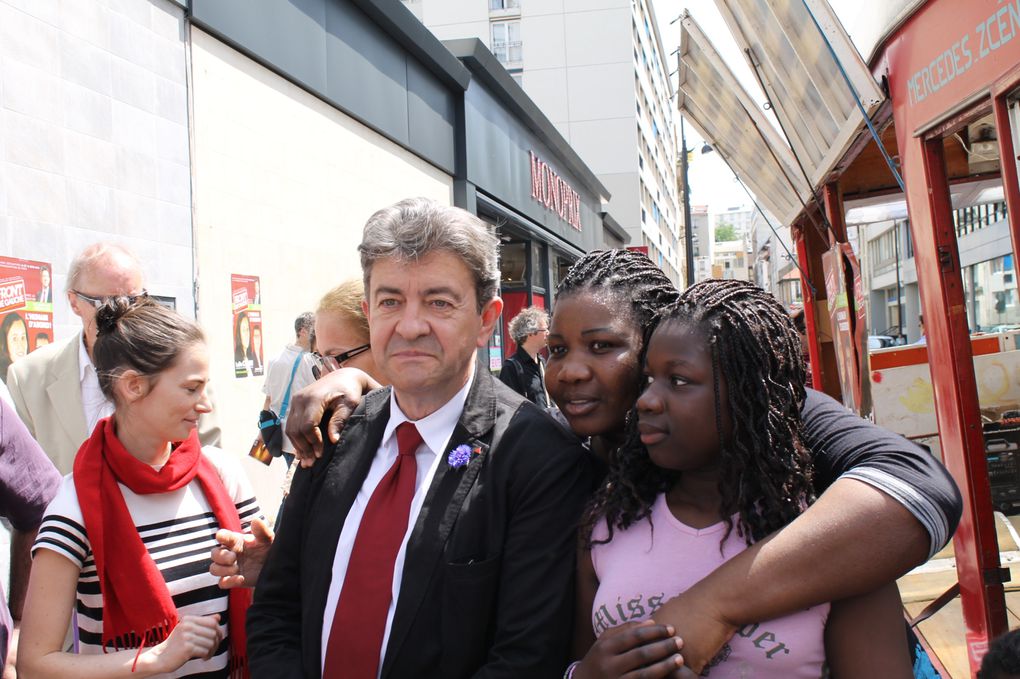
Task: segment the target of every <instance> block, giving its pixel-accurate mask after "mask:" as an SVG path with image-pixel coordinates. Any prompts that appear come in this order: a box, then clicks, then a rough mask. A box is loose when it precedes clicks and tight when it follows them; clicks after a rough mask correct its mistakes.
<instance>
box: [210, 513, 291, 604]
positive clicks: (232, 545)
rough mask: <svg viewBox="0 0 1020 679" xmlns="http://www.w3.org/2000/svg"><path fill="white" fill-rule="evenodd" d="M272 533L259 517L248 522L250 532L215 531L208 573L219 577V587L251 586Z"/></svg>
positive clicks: (262, 562)
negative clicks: (214, 544) (215, 545)
mask: <svg viewBox="0 0 1020 679" xmlns="http://www.w3.org/2000/svg"><path fill="white" fill-rule="evenodd" d="M275 537H276V535H275V533H273V529H272V528H270V527H269V526H268V525H267V524H266V522H265V521H263V520H262V519H255V520H254V521H252V522H251V533H236V532H234V531H232V530H226V529H225V528H221V529H220V530H218V531H216V541H217V542H219V543H220V544H219V546H217V547H213V550H212V564H211V565H210V566H209V573H211V574H212V575H214V576H216V577H217V578H219V579H220V589H233V588H234V587H254V586H255V583H256V582H258V580H259V574H260V573H262V566H263V565H264V564H265V563H266V557H267V556H268V555H269V548H270V547H272V546H273V540H274V539H275Z"/></svg>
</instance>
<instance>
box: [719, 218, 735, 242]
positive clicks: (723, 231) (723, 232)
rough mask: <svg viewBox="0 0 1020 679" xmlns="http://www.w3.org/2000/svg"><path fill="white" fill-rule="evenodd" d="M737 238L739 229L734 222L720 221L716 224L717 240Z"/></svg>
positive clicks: (723, 240) (724, 240)
mask: <svg viewBox="0 0 1020 679" xmlns="http://www.w3.org/2000/svg"><path fill="white" fill-rule="evenodd" d="M731 240H737V230H736V229H734V228H733V225H732V224H727V223H726V222H719V223H718V224H716V225H715V242H716V243H725V242H726V241H731Z"/></svg>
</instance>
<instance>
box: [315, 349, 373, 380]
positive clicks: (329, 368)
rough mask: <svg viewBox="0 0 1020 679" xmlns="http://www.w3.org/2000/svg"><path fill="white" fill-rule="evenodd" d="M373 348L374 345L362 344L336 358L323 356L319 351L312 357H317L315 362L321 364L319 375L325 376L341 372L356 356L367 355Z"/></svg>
mask: <svg viewBox="0 0 1020 679" xmlns="http://www.w3.org/2000/svg"><path fill="white" fill-rule="evenodd" d="M371 346H372V345H370V344H362V345H361V346H360V347H354V348H353V349H348V350H347V351H345V352H343V353H341V354H337V355H336V356H323V355H322V354H320V353H319V352H318V351H316V352H314V353H313V354H312V356H314V357H315V360H316V361H317V362H318V364H319V373H320V374H322V375H325V374H326V373H331V372H333V371H334V370H339V369H340V368H342V367H344V363H346V362H347V361H349V360H351V359H352V358H354V357H355V356H358V355H359V354H363V353H365V352H366V351H368V350H369V349H370V348H371ZM313 372H314V371H313Z"/></svg>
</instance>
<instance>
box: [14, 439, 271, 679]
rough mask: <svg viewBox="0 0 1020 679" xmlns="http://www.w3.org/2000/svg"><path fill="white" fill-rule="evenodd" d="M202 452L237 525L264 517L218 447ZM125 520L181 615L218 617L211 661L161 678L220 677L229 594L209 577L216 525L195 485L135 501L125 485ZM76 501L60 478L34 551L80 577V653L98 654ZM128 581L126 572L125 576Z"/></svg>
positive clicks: (87, 555) (94, 579) (90, 576)
mask: <svg viewBox="0 0 1020 679" xmlns="http://www.w3.org/2000/svg"><path fill="white" fill-rule="evenodd" d="M202 453H203V454H204V455H205V456H206V457H207V458H208V460H209V461H210V462H212V464H213V466H214V467H215V468H216V469H217V471H218V472H219V475H220V478H221V479H222V480H223V484H224V486H226V489H227V493H228V494H229V495H230V497H231V498H233V500H234V504H235V505H236V506H237V511H238V514H240V516H241V526H242V528H243V529H244V530H248V528H249V526H250V525H251V522H252V519H255V518H262V516H261V511H260V510H259V507H258V503H257V502H256V500H255V494H254V492H253V491H252V488H251V484H250V483H249V482H248V479H247V477H246V476H245V475H244V472H243V471H242V469H241V465H240V463H239V461H238V460H237V459H236V458H234V457H233V456H231V455H228V454H227V453H225V452H223V451H222V450H220V449H218V448H212V447H205V448H203V449H202ZM120 489H121V492H122V493H123V494H124V501H125V503H126V504H127V507H128V511H129V512H130V513H131V518H132V519H134V524H135V527H136V528H137V529H138V533H139V535H141V537H142V542H143V543H144V544H145V547H146V548H147V549H148V550H149V555H150V556H151V557H152V559H153V560H154V561H155V562H156V566H157V567H158V568H159V570H160V572H161V573H162V574H163V578H164V579H165V580H166V582H167V587H168V589H169V590H170V595H171V596H172V597H173V601H174V604H175V605H176V606H177V610H178V612H179V614H180V615H182V616H184V615H212V614H214V613H219V614H220V625H221V629H222V631H223V642H222V643H221V644H220V646H219V648H218V649H217V651H216V654H215V655H214V656H213V657H212V658H210V659H209V660H202V659H196V660H190V661H188V662H187V663H185V664H184V665H183V666H182V667H180V668H179V669H178V670H177V671H176V672H173V673H171V674H166V675H160V676H166V677H210V678H212V677H226V676H227V659H228V649H229V641H228V637H227V633H228V629H227V617H228V616H227V592H226V590H222V589H220V588H219V587H218V585H217V580H216V578H214V577H213V576H212V575H210V574H209V563H210V561H209V554H210V552H211V551H212V548H213V547H214V546H215V545H216V539H215V535H216V531H217V530H218V529H219V525H218V524H217V522H216V518H215V516H214V515H213V513H212V510H211V509H210V506H209V503H208V502H207V501H206V499H205V495H204V494H203V493H202V488H201V484H200V483H199V482H198V480H197V479H195V480H193V481H192V482H191V483H189V484H188V485H187V486H185V487H184V488H181V489H179V490H176V491H173V492H169V493H161V494H158V495H136V494H135V493H133V492H131V491H130V490H129V489H128V488H127V487H125V486H124V485H123V484H122V485H121V486H120ZM84 525H85V522H84V520H83V519H82V513H81V508H80V507H79V504H78V495H77V493H76V492H75V488H74V480H73V478H72V476H71V475H70V474H68V475H67V476H65V477H64V480H63V483H62V485H61V487H60V491H59V492H58V493H57V496H56V497H55V498H53V501H52V502H51V503H50V505H49V507H47V509H46V516H45V517H44V518H43V523H42V526H41V527H40V528H39V535H38V537H37V538H36V541H35V545H34V546H33V548H32V550H33V553H34V552H35V550H37V549H49V550H52V551H54V552H56V553H58V554H60V555H62V556H64V557H66V558H68V559H70V560H71V561H72V562H73V563H74V564H75V565H77V566H78V567H79V568H80V569H81V573H80V574H79V576H78V592H77V607H76V610H77V612H78V632H79V637H80V646H79V648H80V651H79V652H80V653H82V654H98V653H102V652H103V649H102V643H103V609H102V605H103V599H102V595H101V593H100V590H99V578H98V576H97V575H96V564H95V561H94V560H93V556H92V549H91V547H90V545H89V539H88V535H86V533H85V528H84ZM128 577H130V574H128Z"/></svg>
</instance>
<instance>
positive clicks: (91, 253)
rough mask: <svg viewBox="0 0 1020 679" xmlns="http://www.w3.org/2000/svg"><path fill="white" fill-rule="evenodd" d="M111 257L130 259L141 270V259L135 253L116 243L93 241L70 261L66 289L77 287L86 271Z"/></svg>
mask: <svg viewBox="0 0 1020 679" xmlns="http://www.w3.org/2000/svg"><path fill="white" fill-rule="evenodd" d="M113 257H121V258H126V259H129V260H131V262H132V264H133V265H134V266H135V267H137V268H138V272H139V273H141V272H142V263H141V261H139V259H138V257H137V256H136V255H135V253H133V252H131V251H130V250H128V249H127V248H126V247H124V246H123V245H117V244H116V243H93V244H92V245H90V246H88V247H87V248H85V249H84V250H82V251H81V252H80V253H79V254H78V256H77V257H75V258H74V261H72V262H71V266H70V268H69V269H68V270H67V289H68V290H74V289H76V288H77V287H78V283H80V282H81V277H82V276H83V275H84V274H85V272H86V271H88V270H89V269H91V268H92V267H94V266H95V265H96V264H98V263H99V262H101V261H104V260H109V259H110V258H113Z"/></svg>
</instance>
